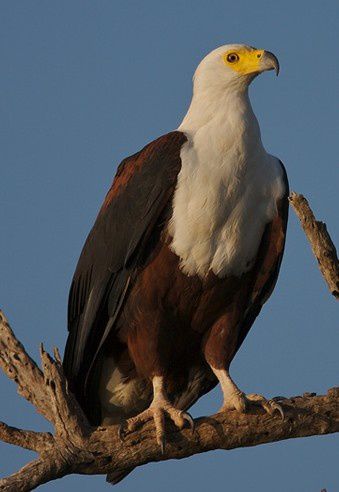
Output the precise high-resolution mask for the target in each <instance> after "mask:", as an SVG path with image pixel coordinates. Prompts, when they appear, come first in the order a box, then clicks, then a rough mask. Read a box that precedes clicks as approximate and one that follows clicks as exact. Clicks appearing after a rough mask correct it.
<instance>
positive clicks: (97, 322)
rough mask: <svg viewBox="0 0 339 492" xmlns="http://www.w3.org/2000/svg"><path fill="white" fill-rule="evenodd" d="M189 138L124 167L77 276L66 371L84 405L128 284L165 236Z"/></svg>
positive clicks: (162, 144) (165, 141) (163, 140)
mask: <svg viewBox="0 0 339 492" xmlns="http://www.w3.org/2000/svg"><path fill="white" fill-rule="evenodd" d="M185 141H186V137H185V135H184V134H183V133H181V132H178V131H176V132H171V133H168V134H167V135H164V136H162V137H160V138H158V139H157V140H155V141H154V142H152V143H150V144H148V145H147V146H146V147H145V148H144V149H142V150H141V151H140V152H138V153H137V154H135V155H133V156H131V157H128V158H127V159H125V160H124V161H122V163H121V164H120V166H119V168H118V171H117V174H116V176H115V179H114V181H113V184H112V187H111V189H110V190H109V192H108V194H107V196H106V198H105V201H104V203H103V205H102V208H101V210H100V212H99V215H98V217H97V219H96V222H95V224H94V226H93V228H92V230H91V232H90V234H89V236H88V238H87V240H86V242H85V245H84V248H83V250H82V253H81V256H80V259H79V262H78V265H77V267H76V271H75V273H74V277H73V281H72V285H71V289H70V294H69V304H68V329H69V336H68V340H67V344H66V349H65V356H64V370H65V373H66V376H67V378H68V380H69V382H70V384H71V388H72V390H73V391H74V392H75V394H76V395H77V397H78V398H79V400H80V401H81V399H82V397H83V396H84V393H85V386H86V381H87V378H88V375H89V372H90V371H91V368H92V367H93V364H94V361H95V359H96V356H97V354H98V352H99V350H100V348H101V346H102V344H103V342H104V341H105V339H106V338H107V336H108V335H109V333H110V332H111V330H112V329H113V327H114V324H115V321H116V319H117V317H118V315H119V312H120V308H121V306H122V304H123V302H124V299H125V296H126V294H127V292H128V288H129V284H130V282H132V281H133V276H134V275H135V273H136V270H137V268H138V267H139V266H141V265H142V263H143V261H145V259H146V258H147V256H148V255H149V254H150V252H151V250H152V247H153V246H154V245H155V244H154V243H155V242H156V238H158V237H159V234H160V232H161V228H162V225H163V224H162V223H161V216H162V214H163V212H164V210H165V209H166V208H167V207H168V205H169V202H170V199H171V197H172V195H173V192H174V189H175V186H176V182H177V175H178V173H179V171H180V169H181V159H180V150H181V147H182V145H183V143H184V142H185Z"/></svg>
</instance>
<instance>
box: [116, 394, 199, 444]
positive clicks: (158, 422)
mask: <svg viewBox="0 0 339 492" xmlns="http://www.w3.org/2000/svg"><path fill="white" fill-rule="evenodd" d="M166 415H167V416H168V417H170V419H171V420H172V421H173V422H174V424H175V425H176V426H177V427H179V429H182V428H183V427H184V425H185V422H188V424H189V426H190V428H191V430H192V432H193V431H194V420H193V419H192V417H191V415H190V414H189V413H187V412H184V411H183V410H178V409H177V408H175V407H174V406H173V405H172V404H171V403H170V402H169V401H167V400H164V399H161V400H159V401H154V402H153V403H152V404H151V406H150V407H149V408H148V409H147V410H145V411H144V412H141V413H139V415H137V416H136V417H132V418H130V419H128V420H126V421H125V422H124V423H123V424H121V425H120V427H119V437H120V439H121V440H123V439H124V437H125V435H126V434H127V432H133V431H134V430H136V429H137V428H138V427H140V426H141V425H142V424H144V423H145V422H147V421H148V420H150V419H151V418H153V420H154V423H155V435H156V439H157V443H158V444H159V446H160V449H161V452H162V453H164V452H165V446H166V434H165V416H166Z"/></svg>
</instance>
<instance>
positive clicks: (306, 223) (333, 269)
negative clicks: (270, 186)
mask: <svg viewBox="0 0 339 492" xmlns="http://www.w3.org/2000/svg"><path fill="white" fill-rule="evenodd" d="M289 201H290V203H291V205H292V206H293V208H294V211H295V213H296V214H297V216H298V217H299V219H300V222H301V225H302V228H303V229H304V232H305V234H306V236H307V239H308V240H309V242H310V244H311V247H312V251H313V253H314V256H315V257H316V258H317V260H318V264H319V268H320V271H321V273H322V275H323V277H324V279H325V281H326V283H327V285H328V288H329V289H330V291H331V293H332V295H333V296H334V297H335V298H336V299H339V261H338V256H337V250H336V248H335V246H334V244H333V242H332V239H331V237H330V235H329V233H328V231H327V228H326V224H325V223H324V222H320V221H318V220H316V218H315V217H314V214H313V212H312V210H311V208H310V206H309V204H308V201H307V200H306V198H305V197H304V196H303V195H299V194H298V193H294V192H292V193H291V196H290V197H289Z"/></svg>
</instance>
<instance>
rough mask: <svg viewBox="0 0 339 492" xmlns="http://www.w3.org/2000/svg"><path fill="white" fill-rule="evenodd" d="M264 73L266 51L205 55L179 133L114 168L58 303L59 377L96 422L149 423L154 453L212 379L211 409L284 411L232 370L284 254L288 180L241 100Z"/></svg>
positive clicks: (274, 63)
mask: <svg viewBox="0 0 339 492" xmlns="http://www.w3.org/2000/svg"><path fill="white" fill-rule="evenodd" d="M272 69H274V70H275V71H276V73H278V71H279V64H278V60H277V58H276V57H275V56H274V55H273V54H272V53H270V52H269V51H265V50H261V49H260V50H259V49H256V48H253V47H250V46H245V45H239V44H235V45H225V46H222V47H220V48H217V49H215V50H214V51H212V52H211V53H209V54H208V55H207V56H206V57H205V58H204V59H203V60H202V62H201V63H200V64H199V66H198V68H197V70H196V72H195V74H194V79H193V82H194V84H193V97H192V101H191V104H190V106H189V109H188V112H187V114H186V116H185V117H184V119H183V121H182V123H181V125H180V126H179V128H178V129H177V130H175V131H173V132H170V133H168V134H166V135H163V136H161V137H159V138H158V139H157V140H154V141H153V142H151V143H149V144H148V145H146V147H144V148H143V149H142V150H140V151H139V152H137V153H136V154H134V155H132V156H131V157H127V158H126V159H124V160H123V161H122V163H121V164H120V165H119V167H118V170H117V173H116V176H115V178H114V181H113V184H112V186H111V188H110V190H109V191H108V193H107V196H106V198H105V200H104V203H103V205H102V207H101V209H100V211H99V214H98V217H97V219H96V221H95V224H94V226H93V228H92V230H91V231H90V233H89V236H88V238H87V240H86V242H85V245H84V247H83V250H82V253H81V256H80V259H79V262H78V265H77V267H76V270H75V273H74V277H73V281H72V285H71V289H70V294H69V306H68V328H69V336H68V340H67V345H66V350H65V357H64V369H65V373H66V376H67V378H68V380H69V384H70V388H71V389H72V391H73V392H74V394H75V395H76V397H77V399H78V401H79V403H80V405H81V406H82V408H83V409H84V411H85V413H86V414H87V416H88V418H89V420H90V421H91V422H92V423H93V424H101V425H110V424H115V423H119V422H121V421H124V422H125V424H124V426H123V431H124V432H125V433H126V432H130V431H133V430H134V429H135V428H136V427H137V426H138V425H140V424H141V423H142V422H144V421H145V420H147V419H149V418H150V417H153V418H154V421H155V429H156V438H157V442H158V443H159V445H160V446H161V448H162V449H164V446H165V429H164V425H165V423H164V422H165V419H164V417H165V416H168V417H169V418H171V419H172V420H173V421H174V423H175V424H176V425H177V426H179V427H182V426H184V424H185V422H187V423H188V424H189V425H192V424H193V421H192V419H191V417H190V415H189V414H188V413H187V409H189V408H190V407H191V406H192V405H193V404H194V403H195V402H196V401H197V400H198V398H200V397H201V396H202V395H204V394H205V393H206V392H208V391H210V390H211V389H212V388H213V387H214V386H215V385H216V384H217V383H218V382H219V383H220V385H221V388H222V392H223V397H224V403H223V406H222V409H221V411H228V410H229V409H236V410H237V411H239V412H244V411H246V408H248V407H249V406H250V405H253V404H256V405H258V404H259V405H261V406H263V408H265V410H266V411H269V412H270V413H271V412H272V411H274V410H279V411H280V410H281V408H280V407H279V406H278V405H277V404H276V403H274V402H268V401H267V400H265V399H264V398H263V397H258V396H256V395H254V396H253V395H248V396H246V395H245V394H244V393H243V392H242V391H241V390H240V389H239V388H238V387H237V385H236V384H235V382H234V381H233V380H232V378H231V376H230V373H229V368H230V363H231V361H232V360H233V358H234V356H235V354H236V352H237V351H238V349H239V347H240V346H241V344H242V342H243V341H244V339H245V337H246V335H247V333H248V331H249V329H250V328H251V326H252V324H253V322H254V320H255V319H256V317H257V316H258V314H259V312H260V310H261V308H262V306H263V304H264V303H265V301H266V300H267V299H268V297H269V296H270V295H271V293H272V290H273V288H274V286H275V283H276V280H277V277H278V273H279V269H280V263H281V259H282V256H283V251H284V243H285V235H286V226H287V216H288V181H287V177H286V172H285V169H284V167H283V164H282V163H281V162H280V160H279V159H278V158H276V157H273V156H272V155H270V154H268V153H267V152H266V150H265V148H264V146H263V144H262V141H261V136H260V129H259V124H258V121H257V119H256V117H255V115H254V112H253V109H252V106H251V103H250V99H249V95H248V87H249V85H250V83H251V82H252V80H253V79H254V78H255V77H256V76H257V75H258V74H260V73H261V72H264V71H267V70H272ZM125 474H126V472H125V473H124V474H122V475H121V476H119V474H117V476H115V477H113V478H112V481H118V480H120V479H121V478H123V476H124V475H125Z"/></svg>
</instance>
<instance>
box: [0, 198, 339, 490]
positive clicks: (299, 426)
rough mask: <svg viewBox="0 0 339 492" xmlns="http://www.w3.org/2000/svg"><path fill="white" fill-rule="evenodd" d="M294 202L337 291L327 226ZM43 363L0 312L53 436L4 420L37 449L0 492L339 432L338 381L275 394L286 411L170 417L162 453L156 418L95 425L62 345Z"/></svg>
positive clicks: (9, 366) (6, 364)
mask: <svg viewBox="0 0 339 492" xmlns="http://www.w3.org/2000/svg"><path fill="white" fill-rule="evenodd" d="M290 201H291V203H292V205H293V207H294V209H295V210H296V212H297V214H298V216H299V217H300V218H301V221H302V225H303V227H304V230H305V232H306V235H307V237H308V238H309V240H310V242H311V245H312V248H313V250H314V253H315V255H316V256H317V258H318V261H319V265H320V269H321V271H322V273H323V275H324V277H325V279H326V281H327V282H328V285H329V287H330V289H331V292H332V293H333V294H334V295H335V296H336V297H338V295H339V294H338V292H339V288H338V286H339V282H338V271H339V269H338V259H337V256H336V251H335V247H334V245H333V243H332V241H331V239H330V237H329V235H328V233H327V231H326V226H325V225H324V224H322V223H319V222H317V221H316V220H315V218H314V216H313V213H312V211H311V210H310V208H309V206H308V204H307V201H306V200H305V199H304V197H302V196H301V195H297V194H295V193H292V195H291V197H290ZM41 360H42V370H40V369H39V368H38V366H37V365H36V363H35V362H34V361H33V360H32V359H31V358H30V357H29V355H28V354H27V353H26V351H25V349H24V347H23V345H22V344H21V343H20V342H19V341H18V340H17V339H16V337H15V335H14V333H13V331H12V330H11V328H10V326H9V324H8V322H7V320H6V318H5V316H4V315H3V314H2V313H1V312H0V365H1V367H2V368H3V370H4V371H5V373H6V374H7V375H8V377H10V378H11V379H13V380H14V381H15V382H16V384H17V385H18V392H19V394H21V395H22V396H23V397H24V398H26V399H27V400H28V401H29V402H31V403H32V404H33V405H34V406H35V407H36V408H37V410H38V411H39V412H40V413H41V414H42V415H43V416H44V417H45V418H46V419H48V420H49V421H50V422H52V424H53V426H54V429H55V433H54V435H52V434H50V433H46V432H34V431H30V430H23V429H17V428H14V427H10V426H9V425H7V424H5V423H0V439H1V440H3V441H5V442H7V443H10V444H15V445H17V446H21V447H23V448H26V449H31V450H33V451H35V452H37V453H38V454H39V458H38V459H37V460H35V461H32V462H31V463H29V464H28V465H26V466H25V467H23V468H22V469H21V470H19V471H18V472H17V473H14V474H13V475H11V476H9V477H6V478H3V479H1V480H0V491H8V492H9V491H13V490H15V491H17V492H26V491H29V490H32V489H34V488H36V487H38V486H39V485H41V484H44V483H46V482H48V481H50V480H54V479H56V478H60V477H63V476H65V475H67V474H70V473H81V474H111V473H116V472H120V473H123V472H124V471H125V470H126V471H127V470H129V469H131V468H135V467H137V466H141V465H143V464H146V463H149V462H152V461H164V460H168V459H173V458H174V459H182V458H185V457H188V456H191V455H194V454H197V453H203V452H206V451H210V450H213V449H234V448H239V447H247V446H256V445H258V444H265V443H269V442H275V441H281V440H284V439H292V438H297V437H306V436H312V435H323V434H329V433H334V432H339V388H332V389H330V390H328V392H327V395H325V396H316V395H315V394H314V393H304V395H302V396H296V397H293V398H289V399H282V398H277V399H279V400H281V401H279V403H280V404H281V405H282V407H283V408H284V414H285V418H284V419H283V420H282V419H281V417H280V415H276V414H274V415H268V414H266V413H263V411H261V410H260V409H254V408H253V409H251V410H250V411H249V412H248V413H246V414H241V413H238V412H236V411H229V412H228V413H226V412H225V413H222V414H216V415H213V416H212V417H208V418H207V417H203V418H199V419H196V421H195V424H196V426H195V432H194V434H192V432H191V431H190V430H188V429H183V430H181V431H179V430H178V429H177V428H176V427H175V426H174V425H173V424H172V423H171V422H166V425H167V427H168V429H167V434H166V438H167V446H166V450H165V452H164V454H161V451H160V448H159V445H158V444H157V442H156V439H155V432H154V424H153V421H149V422H147V423H146V424H145V425H144V426H143V427H142V429H141V430H138V431H135V432H132V433H130V434H128V435H127V436H126V438H125V440H124V442H121V440H120V438H119V435H118V429H117V426H110V427H91V426H90V424H89V422H88V421H87V419H86V417H85V415H84V413H83V412H82V410H81V408H80V406H79V405H78V403H77V401H76V400H75V398H74V396H73V395H72V393H70V391H69V389H68V385H67V381H66V379H65V376H64V374H63V370H62V363H61V359H60V356H59V354H58V352H57V350H55V351H54V358H52V357H51V356H50V355H49V354H48V353H47V352H45V350H44V348H43V346H41Z"/></svg>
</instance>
